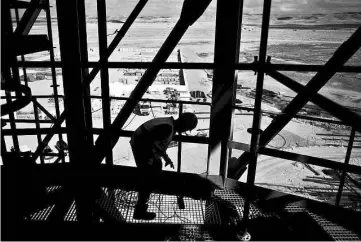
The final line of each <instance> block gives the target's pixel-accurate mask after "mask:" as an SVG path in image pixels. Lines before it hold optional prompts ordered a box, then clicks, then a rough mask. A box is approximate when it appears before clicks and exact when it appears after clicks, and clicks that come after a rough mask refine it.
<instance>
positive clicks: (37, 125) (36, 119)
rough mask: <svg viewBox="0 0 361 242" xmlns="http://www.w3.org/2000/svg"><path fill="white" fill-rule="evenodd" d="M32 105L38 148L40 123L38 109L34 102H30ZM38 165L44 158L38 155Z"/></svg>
mask: <svg viewBox="0 0 361 242" xmlns="http://www.w3.org/2000/svg"><path fill="white" fill-rule="evenodd" d="M34 100H36V98H34ZM32 104H33V109H34V116H35V127H36V130H37V131H38V133H37V134H36V138H37V140H38V146H40V145H41V142H42V141H41V134H40V132H39V130H40V123H39V109H38V107H37V106H36V105H35V102H32ZM40 163H41V164H44V163H45V162H44V156H42V155H40Z"/></svg>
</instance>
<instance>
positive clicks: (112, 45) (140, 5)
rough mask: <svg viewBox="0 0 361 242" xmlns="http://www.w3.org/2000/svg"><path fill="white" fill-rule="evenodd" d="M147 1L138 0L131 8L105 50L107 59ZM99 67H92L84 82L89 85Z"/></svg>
mask: <svg viewBox="0 0 361 242" xmlns="http://www.w3.org/2000/svg"><path fill="white" fill-rule="evenodd" d="M147 2H148V0H140V1H139V2H138V4H137V5H136V6H135V8H134V9H133V11H132V12H131V14H130V15H129V17H128V18H127V20H126V21H125V23H124V24H123V25H122V28H121V29H120V30H119V31H118V33H117V35H116V36H115V37H114V39H113V40H112V42H111V43H110V45H109V47H108V49H107V51H106V55H105V58H107V59H108V58H109V57H110V56H111V55H112V53H113V51H114V50H115V48H117V46H118V44H119V43H120V41H121V40H122V39H123V37H124V36H125V35H126V33H127V32H128V30H129V28H130V26H132V24H133V23H134V21H135V19H136V18H137V17H138V15H139V13H140V12H141V11H142V10H143V8H144V6H145V5H146V4H147ZM98 63H100V61H98ZM100 69H101V68H99V67H95V68H93V70H92V71H91V72H90V74H89V76H88V77H87V78H86V80H85V83H86V84H88V85H89V84H90V83H91V82H92V81H93V80H94V78H95V77H96V75H97V74H98V73H99V71H100Z"/></svg>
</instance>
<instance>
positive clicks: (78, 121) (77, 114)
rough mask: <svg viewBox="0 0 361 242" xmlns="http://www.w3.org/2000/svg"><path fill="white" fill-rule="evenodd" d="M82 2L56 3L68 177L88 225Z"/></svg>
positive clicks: (89, 187)
mask: <svg viewBox="0 0 361 242" xmlns="http://www.w3.org/2000/svg"><path fill="white" fill-rule="evenodd" d="M83 1H84V0H74V1H63V0H57V1H56V7H57V16H58V30H59V43H60V54H61V59H62V61H63V62H64V67H63V87H64V108H65V110H66V113H67V115H66V127H67V130H68V132H67V137H68V139H67V140H68V146H69V161H70V163H72V164H73V168H74V172H75V174H76V176H71V177H69V179H70V181H69V183H71V186H69V187H68V188H69V189H74V192H75V201H76V204H77V215H78V221H79V222H80V223H81V224H91V221H92V208H93V206H94V203H95V197H93V192H94V189H95V188H94V187H93V186H92V185H91V184H92V179H91V177H89V176H85V175H84V174H82V172H81V171H86V170H88V171H93V170H94V168H95V167H94V166H93V164H94V162H91V161H90V160H91V158H92V157H91V156H90V154H89V150H91V147H92V145H91V144H90V143H89V141H88V139H87V127H86V118H85V117H86V112H85V108H84V107H85V105H84V85H85V82H84V78H85V77H84V73H83V70H82V68H80V64H81V63H82V51H83V49H82V47H81V46H82V43H81V41H82V38H81V33H80V32H79V29H82V28H85V26H82V25H84V24H85V22H84V21H82V19H81V18H82V16H84V13H83V12H82V11H84V9H81V8H79V5H81V4H84V2H83Z"/></svg>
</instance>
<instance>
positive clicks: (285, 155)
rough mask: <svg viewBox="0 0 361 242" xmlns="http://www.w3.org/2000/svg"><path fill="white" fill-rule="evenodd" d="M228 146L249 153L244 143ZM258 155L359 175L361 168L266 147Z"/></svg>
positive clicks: (261, 148)
mask: <svg viewBox="0 0 361 242" xmlns="http://www.w3.org/2000/svg"><path fill="white" fill-rule="evenodd" d="M228 145H229V147H230V148H231V149H237V150H242V151H246V152H249V151H250V146H249V145H248V144H245V143H240V142H235V141H230V142H229V143H228ZM349 147H350V146H349ZM259 153H260V154H262V155H267V156H272V157H275V158H280V159H285V160H291V161H297V162H302V163H304V164H311V165H315V166H321V167H326V168H330V169H337V170H344V171H346V172H351V173H355V174H361V166H357V165H350V164H348V163H340V162H337V161H333V160H328V159H323V158H319V157H313V156H308V155H302V154H297V153H292V152H288V151H283V150H276V149H270V148H266V147H260V148H259Z"/></svg>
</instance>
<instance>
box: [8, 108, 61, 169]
mask: <svg viewBox="0 0 361 242" xmlns="http://www.w3.org/2000/svg"><path fill="white" fill-rule="evenodd" d="M65 117H66V113H63V114H62V115H60V117H59V119H58V120H57V123H54V125H53V127H52V128H50V129H41V128H40V129H39V130H36V132H38V133H42V130H46V132H44V134H46V136H45V138H44V139H43V140H42V142H41V143H40V145H39V146H38V147H37V148H36V151H35V152H34V155H33V156H32V160H33V161H34V162H35V161H36V160H37V159H38V158H39V155H40V154H41V153H42V152H43V150H44V148H45V147H46V146H47V145H48V144H49V141H50V140H51V139H52V138H53V136H54V134H55V133H56V130H59V132H60V130H61V124H62V123H63V121H64V120H65ZM31 130H32V129H19V130H17V132H19V134H20V135H21V133H20V132H24V134H22V135H26V133H27V132H28V131H29V132H31ZM4 131H5V130H4ZM67 131H68V129H67ZM63 133H65V132H63ZM30 134H31V133H30Z"/></svg>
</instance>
